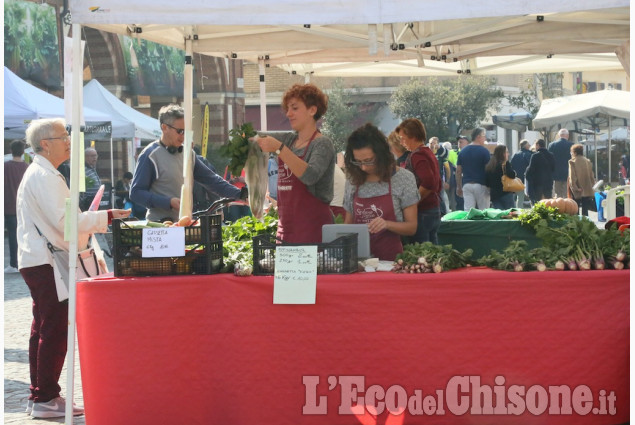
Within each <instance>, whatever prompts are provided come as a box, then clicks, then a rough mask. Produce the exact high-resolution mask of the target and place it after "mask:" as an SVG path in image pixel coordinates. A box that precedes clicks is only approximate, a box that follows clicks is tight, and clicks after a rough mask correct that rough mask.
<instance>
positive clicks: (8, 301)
mask: <svg viewBox="0 0 635 425" xmlns="http://www.w3.org/2000/svg"><path fill="white" fill-rule="evenodd" d="M100 242H101V238H100ZM101 245H102V247H104V248H106V247H107V244H105V243H101ZM107 260H108V259H107ZM107 262H110V264H109V267H110V268H111V270H112V261H111V260H110V261H107ZM8 265H9V246H8V243H7V238H5V239H4V265H3V266H2V268H3V269H4V267H6V266H8ZM31 305H32V300H31V295H30V293H29V288H28V287H27V286H26V283H25V282H24V279H22V275H20V274H19V273H9V274H4V423H5V424H29V425H38V424H51V423H64V418H55V419H46V420H44V419H35V418H32V417H31V416H29V415H27V414H26V413H25V412H24V409H25V408H26V401H27V397H28V396H29V333H30V330H31V322H32V320H33V315H32V313H31ZM66 373H67V365H66V364H65V365H64V369H63V370H62V375H61V377H60V386H61V387H62V396H63V397H66V398H68V396H67V395H68V392H67V391H66V388H67V387H66V380H67V377H66ZM74 402H75V403H76V404H77V405H79V406H83V405H84V400H83V395H82V380H81V374H80V367H79V356H78V353H77V341H76V342H75V397H74ZM73 424H77V425H85V420H84V416H75V418H74V419H73Z"/></svg>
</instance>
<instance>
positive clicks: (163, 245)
mask: <svg viewBox="0 0 635 425" xmlns="http://www.w3.org/2000/svg"><path fill="white" fill-rule="evenodd" d="M142 238H143V239H142V242H143V245H142V252H141V256H142V257H146V258H148V257H183V256H184V255H185V228H183V227H165V228H161V227H150V228H145V229H143V236H142Z"/></svg>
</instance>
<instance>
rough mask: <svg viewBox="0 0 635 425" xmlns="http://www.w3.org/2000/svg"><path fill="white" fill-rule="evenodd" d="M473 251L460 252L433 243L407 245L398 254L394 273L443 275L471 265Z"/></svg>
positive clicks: (450, 247) (450, 246)
mask: <svg viewBox="0 0 635 425" xmlns="http://www.w3.org/2000/svg"><path fill="white" fill-rule="evenodd" d="M472 252H473V251H472V250H471V249H467V250H465V251H464V252H462V253H461V252H459V251H457V250H456V249H453V248H452V245H434V244H433V243H432V242H423V243H413V244H410V245H405V246H404V248H403V252H402V253H399V254H397V257H396V258H395V266H394V268H393V271H395V272H400V273H429V272H435V273H441V272H443V271H446V270H451V269H456V268H460V267H465V266H467V265H469V264H470V258H471V257H472Z"/></svg>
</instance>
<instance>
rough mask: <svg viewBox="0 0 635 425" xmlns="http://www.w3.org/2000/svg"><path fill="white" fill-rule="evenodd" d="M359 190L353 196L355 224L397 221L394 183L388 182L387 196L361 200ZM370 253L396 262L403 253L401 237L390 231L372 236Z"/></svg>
mask: <svg viewBox="0 0 635 425" xmlns="http://www.w3.org/2000/svg"><path fill="white" fill-rule="evenodd" d="M358 191H359V188H357V189H355V195H354V196H353V211H354V212H353V223H355V224H368V223H370V222H371V221H373V220H374V219H375V218H376V217H381V218H383V219H384V220H388V221H397V215H396V214H395V207H394V206H393V203H392V183H390V182H388V193H387V194H386V195H381V196H374V197H372V198H360V197H359V196H357V192H358ZM370 252H371V254H372V255H373V256H375V257H377V258H379V259H380V260H388V261H395V257H396V256H397V254H399V253H400V252H403V245H402V244H401V236H399V235H398V234H396V233H393V232H391V231H390V230H387V229H386V230H382V231H381V232H379V233H373V234H371V235H370Z"/></svg>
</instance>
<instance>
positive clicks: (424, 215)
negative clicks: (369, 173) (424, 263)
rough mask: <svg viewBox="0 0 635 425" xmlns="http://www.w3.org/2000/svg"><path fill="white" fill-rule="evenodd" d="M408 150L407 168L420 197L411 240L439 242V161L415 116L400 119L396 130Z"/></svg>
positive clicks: (422, 126)
mask: <svg viewBox="0 0 635 425" xmlns="http://www.w3.org/2000/svg"><path fill="white" fill-rule="evenodd" d="M395 131H397V132H398V133H399V136H400V137H401V140H402V141H403V142H404V143H405V145H406V147H407V148H408V150H409V151H410V152H411V153H410V155H409V156H408V160H407V161H406V169H407V170H409V171H411V172H412V174H414V175H415V180H416V182H417V187H418V189H419V195H421V200H420V201H419V204H418V205H417V232H416V233H415V234H414V236H412V237H411V238H410V242H411V243H412V242H428V241H429V242H432V243H434V244H437V243H439V241H438V238H437V231H438V230H439V226H440V225H441V210H440V205H441V197H440V193H441V190H442V185H443V181H442V180H441V173H440V172H439V162H438V161H437V157H436V156H435V155H434V153H433V152H432V150H430V148H428V147H427V146H425V145H424V141H425V140H426V128H425V126H424V125H423V123H422V122H421V121H419V120H418V119H416V118H409V119H407V120H405V121H403V122H402V123H401V124H399V126H398V127H397V129H396V130H395Z"/></svg>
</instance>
